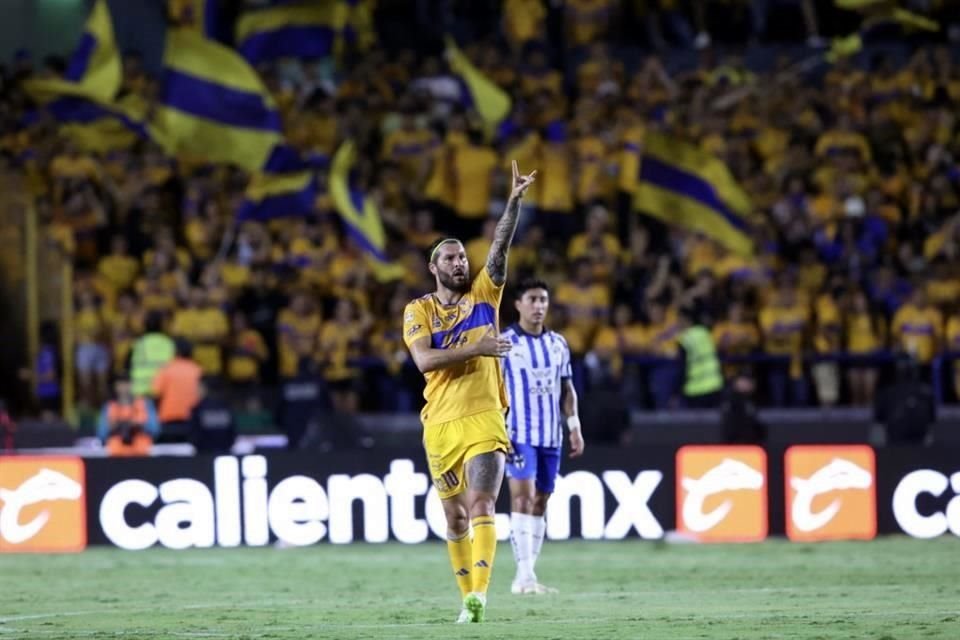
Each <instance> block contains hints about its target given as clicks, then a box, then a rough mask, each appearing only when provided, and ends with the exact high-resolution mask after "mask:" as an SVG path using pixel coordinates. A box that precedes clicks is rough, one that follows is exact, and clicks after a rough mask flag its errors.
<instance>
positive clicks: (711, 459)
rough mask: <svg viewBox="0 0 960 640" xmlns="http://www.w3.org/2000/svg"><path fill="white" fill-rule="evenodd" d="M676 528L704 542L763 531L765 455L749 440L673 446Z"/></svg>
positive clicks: (748, 537)
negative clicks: (676, 448)
mask: <svg viewBox="0 0 960 640" xmlns="http://www.w3.org/2000/svg"><path fill="white" fill-rule="evenodd" d="M677 528H678V529H679V530H680V531H681V532H684V533H688V534H691V535H693V536H695V537H697V538H698V539H700V540H702V541H704V542H750V541H755V540H763V539H764V538H766V536H767V530H768V522H767V456H766V453H765V452H764V450H763V449H761V448H760V447H754V446H729V447H724V446H716V447H711V446H687V447H681V448H680V450H679V451H677Z"/></svg>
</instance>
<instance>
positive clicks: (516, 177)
mask: <svg viewBox="0 0 960 640" xmlns="http://www.w3.org/2000/svg"><path fill="white" fill-rule="evenodd" d="M512 169H513V187H512V189H511V191H510V199H509V200H507V207H506V209H504V211H503V215H502V216H500V222H498V223H497V230H496V231H495V232H494V234H493V242H492V243H491V244H490V253H488V254H487V273H488V274H489V275H490V279H491V280H493V283H494V284H496V285H502V284H503V283H504V282H506V281H507V251H509V249H510V243H511V242H513V234H514V232H516V230H517V221H518V220H519V218H520V200H521V199H522V198H523V194H524V192H525V191H526V190H527V189H528V188H529V187H530V185H531V184H533V181H534V179H535V177H536V175H537V172H536V171H534V172H533V173H531V174H530V175H526V176H523V175H520V168H519V167H518V166H517V161H516V160H514V161H513V162H512Z"/></svg>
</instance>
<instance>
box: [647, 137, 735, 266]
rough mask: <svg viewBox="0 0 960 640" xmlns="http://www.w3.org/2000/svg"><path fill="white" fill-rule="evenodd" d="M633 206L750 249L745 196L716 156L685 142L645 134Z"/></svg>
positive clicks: (727, 243)
mask: <svg viewBox="0 0 960 640" xmlns="http://www.w3.org/2000/svg"><path fill="white" fill-rule="evenodd" d="M634 208H635V209H636V210H638V211H641V212H643V213H646V214H648V215H650V216H653V217H655V218H658V219H660V220H662V221H664V222H666V223H667V224H671V225H675V226H678V227H682V228H685V229H688V230H690V231H696V232H699V233H702V234H704V235H706V236H709V237H711V238H713V239H714V240H716V241H717V242H718V243H720V244H721V245H723V246H725V247H727V248H728V249H730V250H731V251H735V252H737V253H740V254H745V255H749V254H751V253H752V252H753V241H752V240H751V238H750V233H751V220H750V216H751V212H752V204H751V202H750V198H749V197H748V196H747V194H746V193H744V191H743V190H742V189H741V188H740V186H739V185H738V184H737V182H736V180H735V179H734V177H733V175H732V174H731V173H730V170H729V169H728V168H727V166H726V165H725V164H724V163H723V162H722V161H721V160H720V159H718V158H716V157H714V156H712V155H710V154H709V153H707V152H705V151H703V150H701V149H699V148H697V147H695V146H694V145H691V144H689V143H686V142H682V141H679V140H676V139H673V138H670V137H669V136H666V135H664V134H660V133H650V134H648V135H647V137H646V139H645V140H644V148H643V155H642V157H641V159H640V171H639V179H638V182H637V187H636V191H635V192H634Z"/></svg>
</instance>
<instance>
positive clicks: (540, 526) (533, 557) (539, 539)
mask: <svg viewBox="0 0 960 640" xmlns="http://www.w3.org/2000/svg"><path fill="white" fill-rule="evenodd" d="M528 517H530V518H532V519H533V523H532V525H533V526H532V530H533V536H532V537H533V540H532V541H531V542H532V543H533V544H532V546H531V549H530V572H531V573H533V570H534V567H535V566H536V565H537V558H539V557H540V549H542V548H543V539H544V538H545V537H546V535H547V519H546V517H545V516H528Z"/></svg>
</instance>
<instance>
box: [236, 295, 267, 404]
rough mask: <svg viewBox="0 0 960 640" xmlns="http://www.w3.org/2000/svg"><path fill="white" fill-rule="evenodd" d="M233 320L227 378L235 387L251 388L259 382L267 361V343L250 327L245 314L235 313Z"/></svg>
mask: <svg viewBox="0 0 960 640" xmlns="http://www.w3.org/2000/svg"><path fill="white" fill-rule="evenodd" d="M232 320H233V326H232V328H231V332H230V341H229V343H228V347H227V378H228V379H229V380H230V382H231V383H232V384H234V385H238V386H241V387H243V386H246V387H250V386H253V385H255V384H256V383H257V382H258V381H259V379H260V370H261V368H262V367H263V365H264V363H266V361H267V357H268V355H269V353H268V352H267V343H266V342H264V340H263V336H262V335H260V332H259V331H257V330H256V329H254V328H252V327H251V326H250V323H249V321H248V320H247V316H246V315H244V314H243V313H241V312H239V311H238V312H236V313H234V314H233V318H232Z"/></svg>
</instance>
